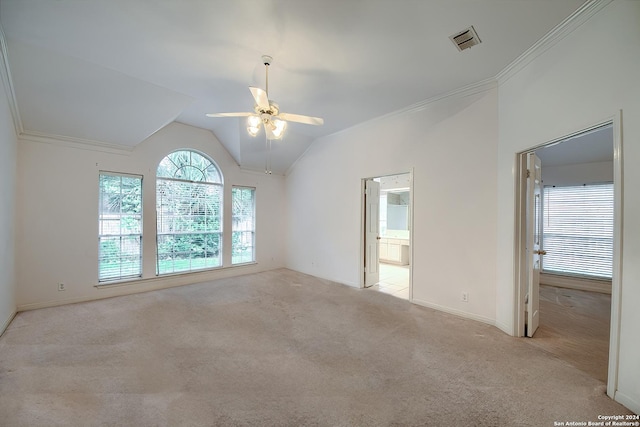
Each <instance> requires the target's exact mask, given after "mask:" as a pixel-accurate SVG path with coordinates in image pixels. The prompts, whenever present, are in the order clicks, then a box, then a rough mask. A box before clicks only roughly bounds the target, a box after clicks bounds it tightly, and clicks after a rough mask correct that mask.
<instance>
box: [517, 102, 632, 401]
mask: <svg viewBox="0 0 640 427" xmlns="http://www.w3.org/2000/svg"><path fill="white" fill-rule="evenodd" d="M608 125H611V126H612V129H613V205H614V207H613V266H612V267H613V270H612V280H611V322H610V329H609V370H608V374H607V375H608V376H607V395H608V396H609V397H610V398H611V399H614V400H615V394H616V391H617V389H618V362H619V352H620V305H621V302H622V299H621V293H620V289H621V284H622V250H623V245H622V231H623V212H622V207H623V169H622V167H623V162H622V133H621V129H622V112H621V111H618V112H617V113H616V114H615V115H614V116H612V117H609V118H608V119H606V120H603V121H601V122H599V123H597V124H595V125H593V126H589V127H587V128H584V129H581V130H579V131H576V132H573V133H571V134H568V135H564V136H562V137H560V138H556V139H553V140H551V141H547V142H544V143H542V144H540V145H537V146H535V147H531V148H528V149H527V150H524V151H521V152H519V153H516V156H515V174H514V177H515V239H514V286H515V289H514V291H515V292H514V298H515V301H514V308H515V309H514V313H513V314H514V325H515V330H514V332H515V334H514V335H515V336H518V337H522V336H524V323H525V322H524V311H525V304H524V296H525V295H526V288H527V250H526V225H527V224H526V184H527V179H526V170H527V163H526V159H527V154H528V153H530V152H533V151H536V150H538V149H540V148H543V147H546V146H550V145H554V144H557V143H560V142H562V141H565V140H567V139H570V138H572V137H576V136H579V135H581V134H584V133H586V132H590V131H594V130H596V129H598V128H601V127H604V126H608ZM543 167H544V165H543Z"/></svg>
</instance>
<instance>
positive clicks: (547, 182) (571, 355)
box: [515, 116, 622, 398]
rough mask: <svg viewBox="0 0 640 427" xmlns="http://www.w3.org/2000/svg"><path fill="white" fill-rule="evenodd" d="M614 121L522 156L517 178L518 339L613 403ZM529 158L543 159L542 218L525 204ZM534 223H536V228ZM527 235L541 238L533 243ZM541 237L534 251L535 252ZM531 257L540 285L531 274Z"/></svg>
mask: <svg viewBox="0 0 640 427" xmlns="http://www.w3.org/2000/svg"><path fill="white" fill-rule="evenodd" d="M619 119H620V118H619V116H617V117H615V118H613V119H612V120H610V121H608V122H604V123H601V124H598V125H596V126H593V127H591V128H589V129H585V130H582V131H580V132H576V133H574V134H572V135H568V136H566V137H563V138H559V139H557V140H554V141H551V142H548V143H545V144H542V145H540V146H537V147H533V148H531V149H529V150H527V151H525V152H522V153H519V154H518V163H517V165H518V171H517V175H516V176H517V177H518V179H517V184H518V185H517V186H516V203H517V206H516V226H517V233H516V248H517V251H516V265H515V273H516V275H515V278H516V298H517V300H516V312H515V316H516V318H515V320H516V325H517V330H516V332H517V335H518V336H533V339H532V340H531V341H530V343H532V344H533V345H536V346H538V347H541V348H543V349H545V350H546V351H548V352H551V353H553V354H555V355H556V356H557V357H559V358H561V359H564V360H565V361H567V362H568V363H571V364H572V365H574V366H576V367H577V368H578V369H581V370H583V371H585V372H587V373H589V374H590V375H591V376H592V377H595V378H597V379H600V380H602V381H604V382H606V383H607V394H608V395H609V396H610V397H612V398H613V397H614V396H613V394H614V393H615V390H616V388H617V354H618V341H617V336H618V335H617V331H618V329H619V319H618V314H617V313H618V310H619V304H620V299H619V298H620V292H619V289H620V262H619V260H620V257H621V244H620V242H621V239H620V236H621V224H622V212H621V202H622V200H621V195H622V192H621V186H622V170H621V164H622V163H621V149H620V148H621V141H620V133H619V124H620V120H619ZM532 157H534V158H535V157H540V158H541V170H542V173H541V188H542V193H541V195H542V197H541V198H540V200H541V203H540V205H541V210H540V214H539V215H536V213H535V211H534V210H533V209H532V208H531V205H532V204H531V202H530V201H528V194H531V192H530V191H528V189H529V188H532V185H531V178H529V177H528V175H529V176H530V175H531V171H530V168H529V166H530V164H531V162H530V161H529V163H527V160H530V159H531V158H532ZM545 163H546V170H545ZM528 171H529V173H527V172H528ZM529 200H532V199H531V198H529ZM545 203H546V204H547V206H546V209H547V210H546V211H545ZM581 204H582V205H583V206H582V207H581V206H580V205H581ZM598 204H601V205H598ZM580 208H584V209H585V210H584V211H580ZM607 209H609V212H608V213H607V212H605V211H606V210H607ZM580 212H583V213H582V214H580ZM607 215H609V217H608V218H607ZM534 218H538V219H539V224H540V226H539V227H538V226H537V224H538V221H535V220H534ZM563 221H564V223H563ZM545 227H546V231H545ZM594 227H595V228H594ZM607 227H609V228H608V230H607ZM531 229H535V230H538V233H539V236H536V237H535V238H534V239H533V240H532V237H531V235H532V233H530V232H529V231H530V230H531ZM607 236H608V237H607ZM538 238H539V241H540V246H539V247H537V246H535V245H534V243H535V242H536V241H537V240H538ZM607 238H608V242H607ZM545 241H546V244H545ZM604 249H607V250H604ZM536 256H537V257H538V258H539V259H540V261H539V264H540V268H539V272H540V273H541V274H540V276H539V277H540V278H541V280H540V282H539V283H536V280H535V279H536V275H535V274H532V271H534V270H535V267H534V265H535V258H536ZM539 284H541V286H540V288H539V290H537V289H536V286H537V285H539ZM607 291H608V292H607ZM536 300H538V301H539V303H540V306H539V308H540V310H539V319H538V320H539V322H540V329H538V330H537V331H536V330H535V327H536V326H537V325H536V324H535V323H534V324H533V325H531V324H530V318H531V316H530V314H529V313H530V311H531V310H532V309H533V310H535V309H536V308H537V307H533V306H532V301H534V302H535V301H536ZM532 326H533V328H534V329H532V328H531V327H532ZM596 355H598V357H595V356H596Z"/></svg>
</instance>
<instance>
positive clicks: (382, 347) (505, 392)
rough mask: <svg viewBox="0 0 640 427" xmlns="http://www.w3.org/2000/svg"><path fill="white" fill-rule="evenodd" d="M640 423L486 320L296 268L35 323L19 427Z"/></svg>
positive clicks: (22, 356) (24, 358) (10, 346)
mask: <svg viewBox="0 0 640 427" xmlns="http://www.w3.org/2000/svg"><path fill="white" fill-rule="evenodd" d="M626 413H630V412H629V411H628V410H626V409H625V408H624V407H622V406H621V405H618V404H617V403H615V402H613V401H611V400H610V399H609V398H608V397H607V396H606V395H605V389H604V385H603V384H602V382H600V381H598V380H596V379H594V378H592V377H590V376H589V375H587V374H586V373H584V372H582V371H581V370H579V369H576V368H575V367H573V366H571V365H569V364H568V363H566V362H563V361H562V360H560V359H558V358H556V357H554V356H553V355H550V354H549V353H548V352H545V351H542V350H540V349H539V348H537V347H535V346H532V345H530V344H528V343H527V342H525V340H524V339H517V338H512V337H509V336H507V335H505V334H504V333H502V332H500V331H499V330H498V329H496V328H494V327H492V326H488V325H485V324H482V323H478V322H475V321H470V320H465V319H461V318H458V317H455V316H451V315H447V314H445V313H441V312H437V311H434V310H431V309H427V308H423V307H419V306H417V305H413V304H410V303H409V302H407V301H404V300H401V299H398V298H394V297H392V296H389V295H385V294H382V293H379V292H369V291H366V290H359V289H353V288H349V287H346V286H341V285H337V284H334V283H331V282H328V281H325V280H320V279H316V278H313V277H310V276H306V275H303V274H300V273H296V272H293V271H290V270H284V269H283V270H276V271H271V272H266V273H260V274H255V275H248V276H242V277H236V278H232V279H223V280H218V281H214V282H208V283H203V284H199V285H192V286H185V287H180V288H173V289H167V290H162V291H155V292H149V293H144V294H138V295H132V296H126V297H119V298H112V299H107V300H102V301H95V302H90V303H82V304H74V305H68V306H62V307H55V308H50V309H42V310H36V311H28V312H23V313H19V314H18V315H17V317H16V318H15V319H14V321H13V322H12V324H11V325H10V326H9V328H8V329H7V331H6V333H5V334H4V335H3V336H2V337H1V338H0V424H1V425H3V426H58V425H65V426H66V425H71V426H75V425H77V426H107V425H108V426H116V425H117V426H120V425H122V426H181V425H185V426H186V425H200V426H218V425H219V426H227V425H229V426H236V425H238V426H244V425H259V426H388V425H398V426H405V425H407V426H411V425H427V426H467V425H468V426H552V425H553V423H554V421H563V422H566V421H585V422H587V421H596V420H597V416H598V415H599V414H609V415H610V414H626Z"/></svg>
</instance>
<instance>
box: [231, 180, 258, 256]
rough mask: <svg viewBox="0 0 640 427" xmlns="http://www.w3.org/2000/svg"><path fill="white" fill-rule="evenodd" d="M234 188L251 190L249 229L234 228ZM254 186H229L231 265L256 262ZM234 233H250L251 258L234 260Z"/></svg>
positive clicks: (255, 192)
mask: <svg viewBox="0 0 640 427" xmlns="http://www.w3.org/2000/svg"><path fill="white" fill-rule="evenodd" d="M234 190H250V191H251V200H252V206H251V207H252V209H251V225H252V227H251V229H249V230H248V229H241V230H236V228H235V227H236V221H235V219H236V215H235V212H234V209H235V197H234ZM256 194H257V190H256V187H251V186H246V185H232V186H231V265H233V266H237V265H244V264H255V263H256V248H257V245H256V228H257V227H256V205H257V203H256ZM235 233H251V242H252V245H251V259H250V260H248V261H244V260H242V261H240V262H234V260H233V259H234V250H235V248H234V234H235Z"/></svg>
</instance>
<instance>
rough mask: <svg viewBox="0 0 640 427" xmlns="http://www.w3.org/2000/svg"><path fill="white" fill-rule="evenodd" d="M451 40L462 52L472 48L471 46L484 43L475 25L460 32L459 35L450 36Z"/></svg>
mask: <svg viewBox="0 0 640 427" xmlns="http://www.w3.org/2000/svg"><path fill="white" fill-rule="evenodd" d="M449 38H450V39H451V41H452V42H453V44H455V45H456V47H457V48H458V50H459V51H460V52H462V51H463V50H465V49H468V48H470V47H471V46H475V45H477V44H480V43H482V40H480V37H478V33H476V30H475V29H474V28H473V25H472V26H470V27H469V28H467V29H464V30H462V31H460V32H459V33H456V34H454V35H452V36H450V37H449Z"/></svg>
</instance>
